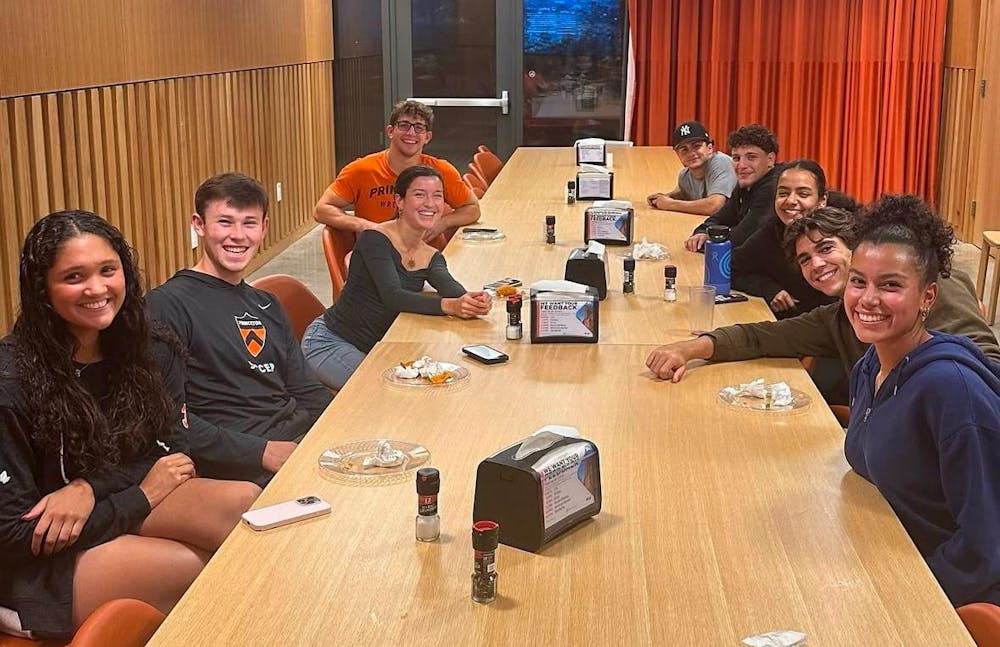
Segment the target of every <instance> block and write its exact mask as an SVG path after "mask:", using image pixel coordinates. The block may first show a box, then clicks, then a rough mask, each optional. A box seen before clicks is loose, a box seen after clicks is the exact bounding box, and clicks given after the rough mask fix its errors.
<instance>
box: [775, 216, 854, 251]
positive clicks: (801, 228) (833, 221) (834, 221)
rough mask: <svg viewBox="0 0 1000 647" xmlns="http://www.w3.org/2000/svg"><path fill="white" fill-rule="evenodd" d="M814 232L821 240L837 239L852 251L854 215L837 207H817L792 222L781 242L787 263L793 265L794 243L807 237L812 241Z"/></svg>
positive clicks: (786, 228)
mask: <svg viewBox="0 0 1000 647" xmlns="http://www.w3.org/2000/svg"><path fill="white" fill-rule="evenodd" d="M815 231H818V232H819V233H820V236H822V237H823V238H826V237H835V238H839V239H841V240H842V241H844V244H845V245H847V246H848V247H850V248H852V249H853V245H854V214H853V213H851V212H850V211H845V210H843V209H838V208H837V207H829V206H827V207H817V208H815V209H813V210H812V213H810V214H809V215H807V216H802V217H801V218H799V219H798V220H794V221H792V222H791V223H790V224H789V225H788V226H787V227H785V234H784V236H783V238H782V240H781V247H782V249H783V250H784V251H785V258H786V259H787V260H788V262H789V263H791V264H792V265H795V243H797V242H798V240H799V238H801V237H802V236H808V237H809V238H810V239H812V236H813V232H815ZM814 242H818V241H814Z"/></svg>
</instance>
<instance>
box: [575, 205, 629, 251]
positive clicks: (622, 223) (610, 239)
mask: <svg viewBox="0 0 1000 647" xmlns="http://www.w3.org/2000/svg"><path fill="white" fill-rule="evenodd" d="M634 221H635V209H632V208H631V207H628V208H625V209H622V208H618V207H598V206H593V207H587V209H586V211H584V212H583V242H585V243H589V242H590V241H592V240H596V241H597V242H599V243H603V244H605V245H631V244H632V224H633V223H634Z"/></svg>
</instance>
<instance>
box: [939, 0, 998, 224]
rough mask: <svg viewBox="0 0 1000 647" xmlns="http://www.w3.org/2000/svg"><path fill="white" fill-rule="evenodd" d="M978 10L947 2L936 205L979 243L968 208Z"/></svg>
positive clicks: (975, 131) (967, 0) (975, 136)
mask: <svg viewBox="0 0 1000 647" xmlns="http://www.w3.org/2000/svg"><path fill="white" fill-rule="evenodd" d="M987 4H988V3H987ZM982 9H983V7H982V6H981V0H951V1H950V2H949V3H948V30H947V36H946V39H945V53H944V74H943V77H942V82H943V85H944V88H943V91H942V96H941V128H940V138H941V139H940V142H939V147H938V160H937V163H938V169H939V172H938V210H939V212H940V213H941V216H942V217H943V218H945V219H946V220H947V221H948V222H949V223H951V225H952V226H953V227H954V228H955V235H956V236H957V237H958V238H960V239H962V240H965V241H968V242H977V239H976V235H975V233H974V228H975V226H974V225H975V223H974V221H973V218H972V214H971V207H972V200H973V199H974V195H975V184H976V168H977V166H978V151H979V147H980V141H981V140H980V136H979V133H980V121H979V119H978V113H979V97H978V87H977V79H978V76H979V75H978V73H977V68H978V67H980V64H979V62H978V60H979V59H980V58H981V49H982V47H983V43H984V42H985V40H984V37H985V34H984V33H983V30H982V29H980V20H981V18H980V14H981V12H982Z"/></svg>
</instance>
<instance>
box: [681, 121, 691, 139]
mask: <svg viewBox="0 0 1000 647" xmlns="http://www.w3.org/2000/svg"><path fill="white" fill-rule="evenodd" d="M690 134H691V126H688V125H687V124H684V125H683V126H681V135H683V136H687V135H690Z"/></svg>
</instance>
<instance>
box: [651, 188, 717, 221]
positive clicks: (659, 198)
mask: <svg viewBox="0 0 1000 647" xmlns="http://www.w3.org/2000/svg"><path fill="white" fill-rule="evenodd" d="M683 197H684V193H683V192H682V191H681V190H680V189H674V190H673V191H671V192H670V193H667V194H663V193H654V194H653V195H651V196H649V197H648V198H646V201H647V202H648V203H649V206H651V207H653V208H654V209H660V210H661V211H680V212H681V213H692V214H694V215H696V216H711V215H712V214H713V213H715V212H716V211H718V210H719V209H721V208H722V205H724V204H726V196H724V195H722V194H721V193H715V194H713V195H710V196H708V197H706V198H699V199H697V200H683V199H682V198H683Z"/></svg>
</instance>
